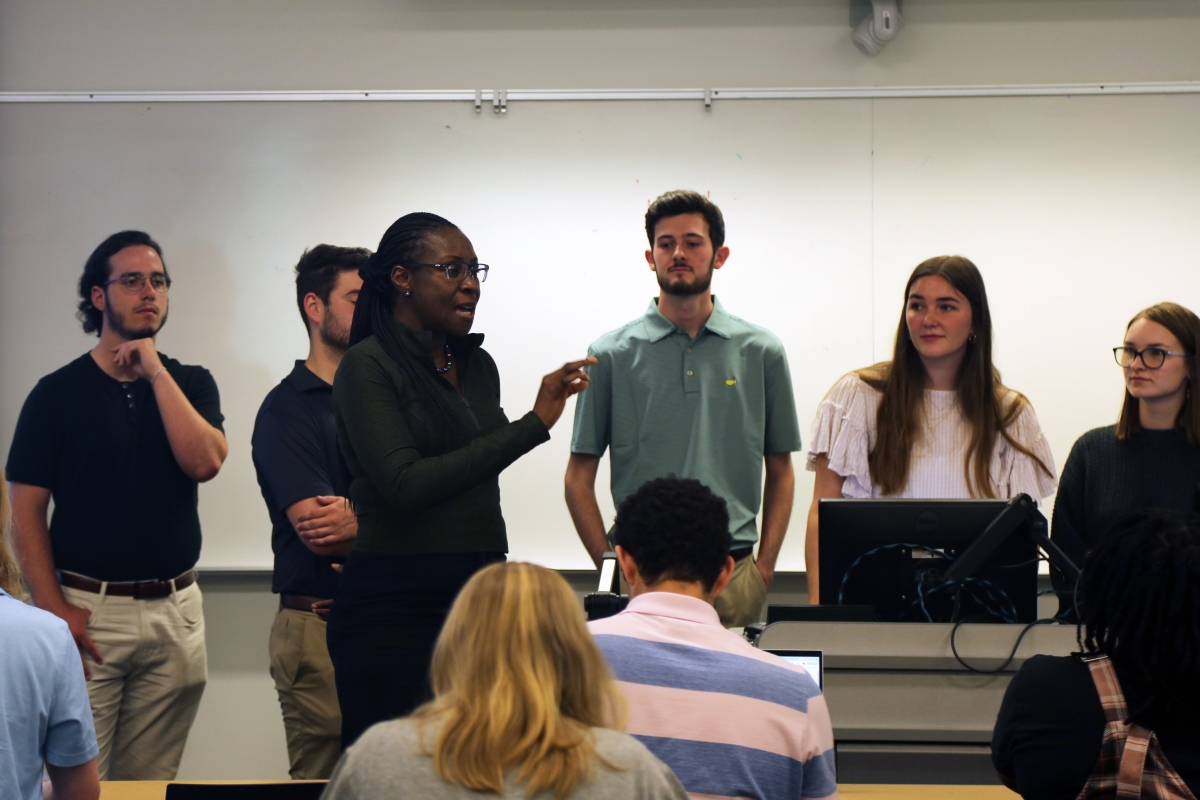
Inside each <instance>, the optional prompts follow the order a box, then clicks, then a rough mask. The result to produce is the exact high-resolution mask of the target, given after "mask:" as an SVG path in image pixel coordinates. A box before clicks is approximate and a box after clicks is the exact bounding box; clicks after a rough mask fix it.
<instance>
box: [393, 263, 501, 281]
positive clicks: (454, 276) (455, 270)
mask: <svg viewBox="0 0 1200 800" xmlns="http://www.w3.org/2000/svg"><path fill="white" fill-rule="evenodd" d="M403 266H405V267H410V268H411V267H429V268H431V269H440V270H445V272H446V280H450V281H461V280H462V279H463V278H464V277H465V276H466V275H467V273H470V275H471V277H472V278H474V279H475V280H477V281H479V282H480V283H483V282H484V281H486V280H487V276H488V270H489V269H491V268H490V267H489V266H488V265H487V264H468V263H466V262H465V261H456V262H454V263H452V264H404V265H403Z"/></svg>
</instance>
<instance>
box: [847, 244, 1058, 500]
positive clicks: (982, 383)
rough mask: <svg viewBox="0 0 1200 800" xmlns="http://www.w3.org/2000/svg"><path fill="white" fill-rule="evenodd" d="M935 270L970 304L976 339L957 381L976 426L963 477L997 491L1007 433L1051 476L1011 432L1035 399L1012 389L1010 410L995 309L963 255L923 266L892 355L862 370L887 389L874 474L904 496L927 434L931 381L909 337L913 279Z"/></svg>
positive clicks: (980, 491) (987, 491)
mask: <svg viewBox="0 0 1200 800" xmlns="http://www.w3.org/2000/svg"><path fill="white" fill-rule="evenodd" d="M930 275H937V276H940V277H942V278H945V279H946V281H947V282H949V284H950V285H951V286H953V287H954V288H955V289H957V290H958V291H959V292H960V293H961V294H962V295H963V296H964V297H966V298H967V301H968V302H969V303H970V304H971V321H972V325H973V327H974V339H973V340H968V342H967V352H966V355H965V356H964V357H963V361H962V365H961V366H960V367H959V369H958V376H957V379H956V382H955V389H956V390H957V393H958V404H959V407H960V408H961V409H962V413H963V416H964V417H966V419H967V421H968V423H969V424H970V425H971V441H970V442H969V444H968V447H967V452H966V454H965V455H964V457H963V474H964V475H966V478H967V488H968V489H969V491H970V492H971V496H972V497H995V496H996V487H995V486H994V485H993V483H992V477H991V463H992V453H993V452H994V451H995V449H996V440H997V438H1000V437H1003V438H1004V440H1005V441H1006V442H1008V443H1009V444H1010V445H1012V447H1013V448H1014V449H1016V450H1018V451H1019V452H1021V453H1024V454H1025V455H1026V456H1029V457H1030V458H1032V459H1033V460H1034V461H1036V462H1037V464H1038V466H1039V467H1041V468H1042V470H1043V471H1044V472H1045V473H1046V474H1047V475H1052V474H1053V473H1051V471H1050V469H1049V468H1048V467H1047V466H1046V465H1045V464H1044V463H1042V460H1041V459H1040V458H1038V457H1037V456H1036V455H1034V454H1033V451H1031V450H1030V449H1029V448H1028V447H1026V446H1025V445H1024V444H1022V443H1021V442H1018V441H1017V440H1015V439H1014V438H1012V436H1011V435H1009V433H1008V428H1009V427H1010V426H1011V425H1012V424H1013V422H1015V421H1016V419H1017V417H1019V416H1020V415H1021V412H1022V411H1023V410H1024V409H1025V407H1026V406H1028V405H1029V401H1028V400H1026V399H1025V396H1024V395H1022V394H1020V393H1019V392H1012V399H1011V400H1010V401H1008V403H1007V408H1005V407H1004V406H1005V401H1004V398H1005V397H1006V396H1007V395H1008V394H1009V393H1010V392H1011V390H1010V389H1008V388H1007V387H1005V386H1004V385H1003V384H1002V383H1000V372H999V371H998V370H997V369H996V368H995V367H994V366H992V313H991V310H990V309H989V308H988V301H987V290H986V289H985V288H984V286H983V276H982V275H980V274H979V269H978V268H977V267H976V266H975V265H974V264H972V263H971V261H970V260H969V259H966V258H964V257H962V256H935V257H934V258H930V259H927V260H925V261H922V262H921V263H920V264H918V265H917V268H916V269H914V270H913V272H912V275H910V276H909V278H908V283H907V284H905V286H904V307H903V308H902V309H901V311H900V325H899V327H898V328H897V329H896V346H895V351H894V352H893V354H892V360H891V361H890V362H883V363H880V364H875V365H874V366H871V367H867V368H866V369H862V370H858V371H857V372H856V373H855V374H857V375H858V377H859V378H861V379H862V380H863V382H865V383H867V384H868V385H869V386H872V387H874V388H875V389H878V390H879V391H880V392H882V393H883V398H882V400H881V401H880V403H879V412H878V415H877V417H876V422H877V429H878V434H877V437H876V440H875V447H874V448H873V449H872V450H871V452H870V454H869V455H868V459H867V461H868V464H869V465H870V468H871V479H872V480H873V481H874V482H875V483H876V484H877V485H878V486H879V487H880V489H881V491H882V493H883V494H885V495H891V494H899V493H900V492H902V491H904V487H905V485H906V484H907V483H908V470H909V464H910V462H911V460H912V449H913V445H915V444H916V442H917V438H918V437H919V436H920V435H921V412H922V410H923V408H924V404H925V387H926V383H927V380H928V376H927V375H926V373H925V367H924V365H923V364H922V363H921V356H920V353H918V352H917V348H916V346H915V345H914V344H913V343H912V339H911V338H910V337H909V334H908V321H907V308H908V293H909V291H910V290H911V289H912V286H913V284H914V283H916V282H917V281H918V280H920V279H921V278H924V277H927V276H930Z"/></svg>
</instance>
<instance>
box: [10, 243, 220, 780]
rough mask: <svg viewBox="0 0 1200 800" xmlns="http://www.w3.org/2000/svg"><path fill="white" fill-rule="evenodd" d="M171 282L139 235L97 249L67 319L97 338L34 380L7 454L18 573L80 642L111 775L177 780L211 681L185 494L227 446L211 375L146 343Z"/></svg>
mask: <svg viewBox="0 0 1200 800" xmlns="http://www.w3.org/2000/svg"><path fill="white" fill-rule="evenodd" d="M170 285H171V279H170V277H169V276H168V275H167V271H166V267H165V266H164V265H163V260H162V249H161V248H160V247H159V246H158V244H156V243H155V242H154V240H153V239H151V238H150V237H149V236H148V235H147V234H145V233H142V232H141V231H122V232H121V233H117V234H113V235H112V236H110V237H109V238H108V239H106V240H105V241H104V242H103V243H102V244H101V245H100V246H99V247H98V248H96V250H95V252H93V253H92V255H91V257H90V258H88V260H87V263H86V264H85V265H84V268H83V276H82V277H81V278H80V280H79V295H80V298H81V300H80V303H79V318H80V320H81V321H82V322H83V329H84V331H86V332H87V333H96V334H98V335H99V337H100V342H99V344H97V345H96V347H95V348H94V349H92V351H91V352H89V353H86V354H84V355H83V356H81V357H79V358H77V359H76V360H75V361H72V362H71V363H70V364H68V365H67V366H65V367H63V368H62V369H60V370H58V371H56V372H53V373H51V374H50V375H47V376H46V377H44V378H42V380H40V381H39V382H38V384H37V386H35V387H34V389H33V391H32V392H30V394H29V397H28V398H27V399H26V401H25V405H24V407H23V408H22V409H21V416H20V418H19V419H18V421H17V429H16V433H15V434H14V436H13V443H12V449H11V450H10V451H9V454H8V466H7V470H8V475H9V479H10V481H11V482H12V498H13V516H14V521H15V522H16V530H15V543H16V545H17V552H18V554H19V557H20V561H21V568H22V570H23V571H24V573H25V579H26V582H27V583H28V584H29V588H30V590H31V591H32V593H33V598H34V601H35V602H36V603H37V604H38V606H40V607H41V608H43V609H45V610H47V611H49V612H51V613H52V614H55V615H57V616H59V617H61V618H62V619H64V620H65V621H66V622H67V625H68V626H69V627H70V629H71V635H72V636H73V637H74V638H75V643H76V644H77V645H78V646H79V649H80V654H81V656H82V658H83V666H84V672H85V673H86V674H87V676H88V695H89V699H90V700H91V704H92V714H93V716H94V718H95V722H96V738H97V740H98V744H99V746H100V754H99V756H98V758H97V765H98V767H99V772H100V777H101V778H102V779H103V778H107V779H108V780H170V779H173V778H174V777H175V773H176V771H177V770H178V768H179V760H180V758H181V756H182V755H183V747H184V744H185V743H186V742H187V735H188V731H189V730H190V729H191V725H192V721H193V720H194V719H195V718H196V710H197V708H198V707H199V705H200V695H201V694H202V693H203V691H204V684H205V682H206V680H207V677H208V666H207V656H206V652H205V646H204V614H203V608H202V603H201V598H200V587H199V586H197V585H196V572H195V570H194V569H193V567H194V566H195V564H196V561H197V559H198V558H199V557H200V518H199V515H198V513H197V510H196V499H197V489H196V485H197V483H202V482H204V481H207V480H211V479H212V478H213V477H215V476H216V474H217V471H218V470H219V469H220V468H221V464H222V463H223V462H224V460H225V455H226V453H227V452H228V447H227V445H226V443H225V435H224V433H223V432H222V429H221V422H222V420H223V419H224V418H223V417H222V416H221V408H220V400H219V398H218V395H217V385H216V383H215V382H214V381H213V378H212V375H210V374H209V372H208V370H206V369H204V368H203V367H193V366H185V365H183V364H180V363H179V362H178V361H176V360H175V359H172V358H168V357H167V356H165V355H163V354H161V353H159V352H158V351H157V350H156V349H155V336H156V335H157V333H158V331H159V330H160V329H161V328H162V326H163V323H165V322H166V319H167V299H168V294H167V292H168V289H169V287H170ZM51 499H53V500H54V516H53V519H51V520H50V522H49V524H48V525H47V511H48V509H49V505H50V500H51Z"/></svg>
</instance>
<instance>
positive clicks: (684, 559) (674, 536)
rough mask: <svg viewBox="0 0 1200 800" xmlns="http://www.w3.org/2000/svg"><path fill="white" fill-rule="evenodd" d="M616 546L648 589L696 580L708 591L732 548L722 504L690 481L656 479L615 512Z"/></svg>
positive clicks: (705, 489)
mask: <svg viewBox="0 0 1200 800" xmlns="http://www.w3.org/2000/svg"><path fill="white" fill-rule="evenodd" d="M613 541H614V543H615V544H618V545H620V546H621V547H623V548H624V549H625V550H626V551H627V552H628V553H629V555H630V556H632V558H633V560H634V563H636V564H637V567H638V572H640V573H641V575H642V577H643V578H644V579H645V581H646V583H647V584H648V585H654V584H655V583H658V582H659V581H660V580H676V581H682V582H684V583H694V582H696V581H699V582H700V583H701V584H702V585H703V586H704V591H706V592H710V591H712V588H713V586H714V585H715V584H716V582H717V577H718V576H719V575H720V574H721V569H722V568H723V567H724V566H725V559H726V558H728V557H729V550H730V548H731V547H733V537H732V536H731V535H730V533H729V510H728V509H727V508H726V506H725V501H724V500H723V499H722V498H720V497H717V496H716V495H715V494H713V492H712V490H711V489H709V488H708V487H707V486H705V485H704V484H703V483H701V482H700V481H698V480H695V479H693V478H673V477H669V478H655V479H654V480H652V481H647V482H646V483H643V484H642V486H641V488H639V489H638V490H637V491H636V492H634V493H633V494H631V495H629V496H628V497H626V498H625V499H624V500H623V501H622V502H621V507H620V509H618V510H617V522H616V531H615V532H614V534H613Z"/></svg>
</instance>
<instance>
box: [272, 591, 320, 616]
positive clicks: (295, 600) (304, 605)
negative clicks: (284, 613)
mask: <svg viewBox="0 0 1200 800" xmlns="http://www.w3.org/2000/svg"><path fill="white" fill-rule="evenodd" d="M325 599H326V598H323V597H309V596H308V595H306V594H281V595H279V605H281V606H283V607H284V608H290V609H292V610H293V611H309V612H311V611H312V607H313V603H320V602H323V601H324V600H325Z"/></svg>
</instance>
